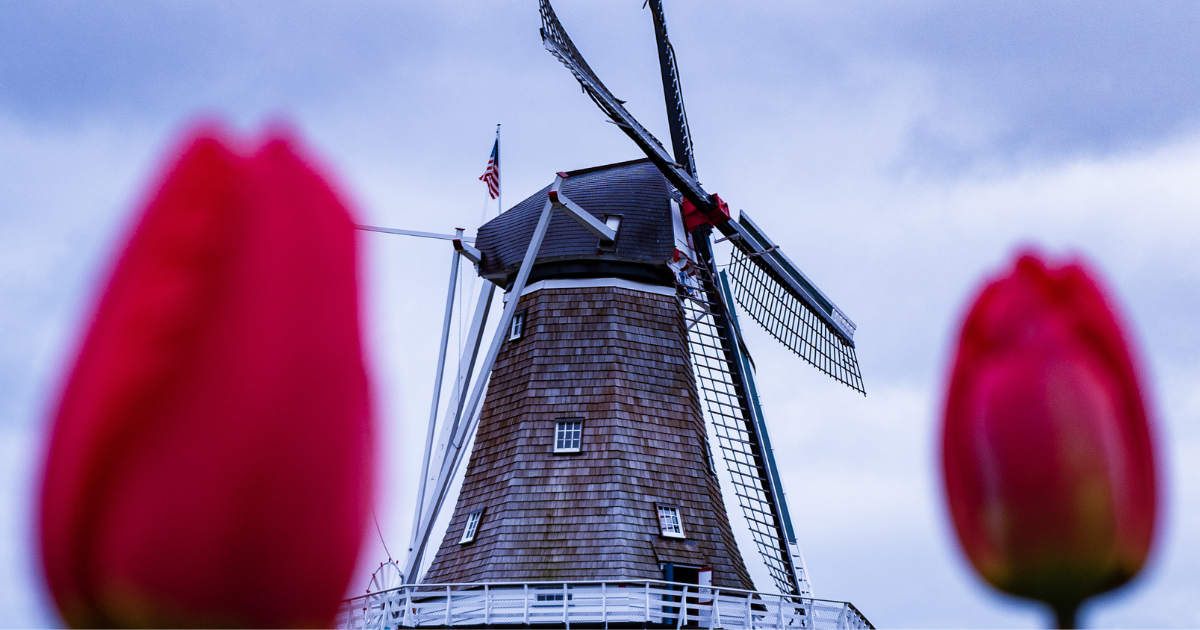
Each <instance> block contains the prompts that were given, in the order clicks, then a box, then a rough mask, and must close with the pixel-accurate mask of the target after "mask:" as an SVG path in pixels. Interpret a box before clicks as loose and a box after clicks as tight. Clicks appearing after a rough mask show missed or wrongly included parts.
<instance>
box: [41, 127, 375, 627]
mask: <svg viewBox="0 0 1200 630" xmlns="http://www.w3.org/2000/svg"><path fill="white" fill-rule="evenodd" d="M355 268H356V251H355V242H354V233H353V223H352V221H351V220H350V217H349V215H348V214H347V212H346V210H345V208H344V206H343V205H342V204H341V203H340V202H339V200H338V199H337V197H336V195H335V194H334V193H333V191H332V190H331V189H330V188H329V187H328V185H326V184H325V183H324V181H323V179H322V178H321V177H320V176H319V175H318V174H316V173H315V172H314V171H313V170H312V169H311V168H309V167H308V166H307V165H306V164H305V162H304V161H303V160H302V159H300V158H299V157H297V155H296V153H295V152H294V151H293V150H292V149H291V148H290V147H289V145H288V144H287V143H286V142H285V141H283V140H279V139H276V140H270V141H268V142H267V143H266V144H265V145H264V146H263V147H262V148H261V149H260V150H259V151H258V152H257V153H255V154H254V155H253V156H250V157H242V156H239V155H236V154H234V153H233V152H232V151H230V150H228V149H227V148H225V147H224V146H223V144H222V143H221V141H220V140H218V139H217V138H215V137H212V136H206V137H201V138H199V139H197V140H196V141H195V142H193V143H192V144H191V146H190V147H189V148H188V149H187V150H186V151H185V153H184V155H183V157H182V158H181V159H180V160H179V162H178V163H177V164H176V166H175V168H174V169H173V170H172V171H171V173H170V174H169V175H168V176H167V178H166V180H165V182H164V183H163V185H162V186H161V188H160V190H159V192H158V194H157V195H156V196H155V197H154V199H153V200H152V201H151V202H150V204H149V205H148V207H147V209H146V211H145V213H144V215H143V217H142V219H141V221H140V222H139V224H138V226H137V228H136V229H135V231H134V233H133V235H132V237H131V238H130V240H129V243H128V245H127V247H126V250H125V253H124V254H123V255H122V257H121V260H120V262H119V263H118V265H117V267H116V269H115V271H114V273H113V275H112V278H111V280H110V282H109V284H108V287H107V289H106V291H105V294H104V296H103V298H102V299H101V302H100V305H99V307H98V309H97V312H96V316H95V319H94V321H93V324H92V327H91V329H90V331H89V333H88V336H87V338H86V340H85V342H84V344H83V347H82V349H81V351H80V355H79V359H78V362H77V364H76V367H75V370H74V371H73V373H72V375H71V378H70V381H69V383H68V385H67V388H66V390H65V392H64V395H63V398H62V403H61V405H60V409H59V413H58V416H57V418H56V420H55V427H54V430H53V434H52V438H51V446H50V449H49V454H48V458H47V466H46V476H45V482H44V489H43V515H42V543H43V555H44V561H45V565H46V569H47V571H46V572H47V576H48V579H49V581H50V584H51V589H52V591H53V592H54V594H55V596H56V599H57V600H58V602H59V605H60V610H62V612H63V615H64V618H65V619H66V620H67V621H68V622H69V623H71V624H72V625H85V626H91V625H192V626H195V625H207V626H212V625H236V626H281V625H292V626H295V625H304V626H312V625H321V624H326V623H328V622H329V620H330V619H331V618H332V615H333V612H334V610H335V609H336V605H337V602H338V600H339V599H340V597H341V595H342V593H343V592H344V588H345V585H346V581H347V580H348V578H349V574H350V572H351V571H352V569H353V563H354V560H355V558H356V555H357V548H358V545H359V543H360V541H361V536H362V531H363V529H364V524H365V515H366V510H367V506H368V501H369V499H370V491H371V489H370V474H371V464H370V459H371V447H370V440H371V427H370V408H369V403H368V400H369V396H368V389H367V379H366V374H365V371H364V368H363V362H362V353H361V346H360V339H359V337H360V334H359V328H358V311H357V286H356V283H357V279H356V272H355Z"/></svg>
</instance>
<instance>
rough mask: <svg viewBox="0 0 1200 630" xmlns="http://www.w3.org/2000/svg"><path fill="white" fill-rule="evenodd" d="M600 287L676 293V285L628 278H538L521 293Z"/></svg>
mask: <svg viewBox="0 0 1200 630" xmlns="http://www.w3.org/2000/svg"><path fill="white" fill-rule="evenodd" d="M599 287H616V288H619V289H629V290H630V291H641V292H642V293H653V294H655V295H667V296H674V295H675V287H663V286H659V285H656V284H646V283H644V282H634V281H633V280H626V279H624V278H581V279H570V278H563V279H551V280H538V281H537V282H534V283H533V284H531V285H529V286H527V287H525V290H524V291H522V292H521V295H522V296H526V295H529V294H530V293H533V292H534V291H539V290H541V289H594V288H599Z"/></svg>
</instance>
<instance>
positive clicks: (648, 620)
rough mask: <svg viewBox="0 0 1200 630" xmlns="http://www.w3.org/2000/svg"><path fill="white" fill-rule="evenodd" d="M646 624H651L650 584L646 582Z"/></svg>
mask: <svg viewBox="0 0 1200 630" xmlns="http://www.w3.org/2000/svg"><path fill="white" fill-rule="evenodd" d="M646 623H650V583H649V582H646Z"/></svg>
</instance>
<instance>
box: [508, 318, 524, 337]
mask: <svg viewBox="0 0 1200 630" xmlns="http://www.w3.org/2000/svg"><path fill="white" fill-rule="evenodd" d="M524 334H525V311H521V312H519V313H516V314H514V315H513V318H512V325H511V326H509V327H508V340H509V341H513V340H514V339H520V338H521V335H524Z"/></svg>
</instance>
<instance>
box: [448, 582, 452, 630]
mask: <svg viewBox="0 0 1200 630" xmlns="http://www.w3.org/2000/svg"><path fill="white" fill-rule="evenodd" d="M451 597H453V595H452V594H451V592H450V585H449V584H447V585H446V626H447V627H449V626H450V625H451V624H450V598H451Z"/></svg>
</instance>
